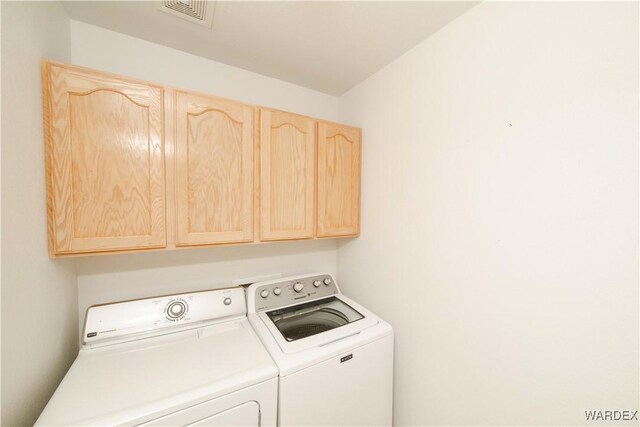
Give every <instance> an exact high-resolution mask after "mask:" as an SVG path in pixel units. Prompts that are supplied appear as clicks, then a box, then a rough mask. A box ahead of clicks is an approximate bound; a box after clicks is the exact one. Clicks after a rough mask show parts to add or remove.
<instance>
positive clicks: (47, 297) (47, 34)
mask: <svg viewBox="0 0 640 427" xmlns="http://www.w3.org/2000/svg"><path fill="white" fill-rule="evenodd" d="M43 57H46V58H53V59H58V60H62V61H68V60H69V59H70V49H69V23H68V20H67V17H66V14H65V12H64V9H63V8H62V6H61V5H60V4H59V3H57V2H52V3H48V2H44V3H35V2H33V3H32V2H2V89H3V91H2V124H3V126H2V209H3V215H2V255H3V257H2V421H1V422H2V425H31V424H33V422H34V421H35V420H36V418H37V416H38V415H39V414H40V411H41V410H42V408H43V407H44V405H45V404H46V402H47V400H48V399H49V397H50V396H51V394H52V393H53V391H54V389H55V387H56V386H57V384H58V382H59V381H60V379H61V378H62V376H63V375H64V373H65V372H66V370H67V368H68V367H69V365H70V364H71V362H72V361H73V358H74V357H75V355H76V352H77V348H78V346H77V287H76V276H75V263H74V261H68V260H64V261H60V260H58V261H52V260H50V259H49V257H48V254H47V226H46V217H47V216H46V201H45V200H46V199H45V178H44V148H43V147H44V145H43V141H44V139H43V131H42V99H41V84H40V59H41V58H43Z"/></svg>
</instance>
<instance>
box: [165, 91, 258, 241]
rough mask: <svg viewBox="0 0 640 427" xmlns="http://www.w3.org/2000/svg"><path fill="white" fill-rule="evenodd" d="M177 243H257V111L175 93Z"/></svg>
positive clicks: (178, 92) (207, 98)
mask: <svg viewBox="0 0 640 427" xmlns="http://www.w3.org/2000/svg"><path fill="white" fill-rule="evenodd" d="M175 111H176V118H175V144H176V163H175V167H176V169H175V179H176V193H175V194H176V231H177V235H176V245H178V246H182V245H204V244H216V243H237V242H250V241H252V240H253V194H254V193H253V168H254V162H253V154H254V140H255V139H254V108H252V107H251V106H248V105H245V104H240V103H236V102H232V101H228V100H222V99H219V98H214V97H210V96H203V95H196V94H191V93H187V92H182V91H176V97H175Z"/></svg>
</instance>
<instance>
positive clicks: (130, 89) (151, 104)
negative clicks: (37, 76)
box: [43, 62, 166, 256]
mask: <svg viewBox="0 0 640 427" xmlns="http://www.w3.org/2000/svg"><path fill="white" fill-rule="evenodd" d="M43 95H44V96H43V103H44V113H45V148H46V168H47V202H48V220H49V222H48V226H49V249H50V253H51V254H52V256H55V255H57V254H66V253H78V252H101V251H111V250H124V249H139V248H152V247H163V246H165V244H166V232H165V187H164V182H165V181H164V163H163V162H164V159H163V139H162V105H163V89H162V88H161V87H158V86H153V85H148V84H143V83H139V82H135V81H130V80H128V79H122V78H117V77H113V76H110V75H106V74H103V73H99V72H93V71H89V70H86V69H83V68H78V67H72V66H65V65H62V64H56V63H51V62H44V63H43Z"/></svg>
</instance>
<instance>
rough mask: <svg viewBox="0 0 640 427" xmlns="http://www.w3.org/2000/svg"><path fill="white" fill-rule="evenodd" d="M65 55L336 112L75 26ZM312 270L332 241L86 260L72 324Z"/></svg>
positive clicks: (328, 257) (318, 113)
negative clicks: (150, 302)
mask: <svg viewBox="0 0 640 427" xmlns="http://www.w3.org/2000/svg"><path fill="white" fill-rule="evenodd" d="M71 56H72V62H73V63H74V64H78V65H84V66H88V67H92V68H97V69H100V70H105V71H111V72H115V73H120V74H123V75H126V76H132V77H138V78H142V79H145V80H149V81H154V82H158V83H162V84H167V85H173V86H177V87H182V88H186V89H191V90H198V91H201V92H205V93H211V94H215V95H218V96H225V97H228V98H232V99H237V100H240V101H245V102H251V103H256V104H261V105H265V106H269V107H274V108H279V109H284V110H289V111H294V112H297V113H302V114H307V115H311V116H315V117H320V118H324V119H328V120H335V119H336V117H337V114H338V98H336V97H333V96H329V95H325V94H322V93H319V92H315V91H312V90H309V89H305V88H302V87H300V86H296V85H293V84H290V83H286V82H283V81H280V80H276V79H273V78H270V77H265V76H261V75H259V74H255V73H251V72H249V71H245V70H241V69H238V68H234V67H230V66H228V65H224V64H220V63H217V62H214V61H211V60H208V59H204V58H200V57H197V56H194V55H190V54H187V53H184V52H180V51H177V50H174V49H170V48H167V47H164V46H160V45H157V44H153V43H150V42H147V41H144V40H141V39H136V38H133V37H130V36H126V35H122V34H118V33H115V32H112V31H109V30H105V29H102V28H99V27H95V26H92V25H87V24H84V23H80V22H76V21H71ZM313 271H327V272H330V273H334V272H335V271H336V242H335V241H333V240H322V241H310V242H291V243H270V244H264V245H256V246H236V247H221V248H210V249H190V250H179V251H171V252H166V253H160V252H155V253H140V254H126V255H107V256H99V257H87V258H83V259H79V260H78V302H79V304H78V310H79V321H80V322H81V323H82V322H83V321H84V315H85V312H86V309H87V307H89V306H90V305H93V304H99V303H104V302H111V301H119V300H123V299H131V298H142V297H148V296H152V295H160V294H167V293H174V292H185V291H190V290H196V289H207V288H212V287H224V286H230V285H231V282H232V280H234V279H241V278H246V277H253V276H259V275H266V274H271V273H283V274H297V273H304V272H313ZM81 326H82V325H81Z"/></svg>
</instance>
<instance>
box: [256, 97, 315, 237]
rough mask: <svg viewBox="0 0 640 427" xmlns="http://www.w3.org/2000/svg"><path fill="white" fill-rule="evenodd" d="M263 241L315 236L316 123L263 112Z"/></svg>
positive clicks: (267, 111)
mask: <svg viewBox="0 0 640 427" xmlns="http://www.w3.org/2000/svg"><path fill="white" fill-rule="evenodd" d="M261 125H262V126H261V129H262V130H261V141H260V164H261V181H260V186H261V198H260V206H261V215H260V218H261V228H260V238H261V240H288V239H310V238H313V233H314V226H315V224H314V219H315V215H314V208H315V125H316V122H315V120H313V119H311V118H309V117H304V116H298V115H296V114H290V113H284V112H279V111H269V110H265V109H263V110H261Z"/></svg>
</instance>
